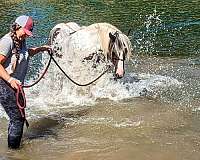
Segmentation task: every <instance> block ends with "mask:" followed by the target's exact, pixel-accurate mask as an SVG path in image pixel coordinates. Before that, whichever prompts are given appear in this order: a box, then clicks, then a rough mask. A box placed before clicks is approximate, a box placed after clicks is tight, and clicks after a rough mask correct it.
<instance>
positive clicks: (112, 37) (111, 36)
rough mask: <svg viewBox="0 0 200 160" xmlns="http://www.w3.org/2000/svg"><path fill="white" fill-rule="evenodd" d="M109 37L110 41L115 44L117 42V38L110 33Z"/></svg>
mask: <svg viewBox="0 0 200 160" xmlns="http://www.w3.org/2000/svg"><path fill="white" fill-rule="evenodd" d="M109 37H110V39H111V40H112V41H113V42H114V41H115V39H116V37H115V36H114V35H113V34H112V33H111V32H110V33H109Z"/></svg>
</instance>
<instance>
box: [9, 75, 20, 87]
mask: <svg viewBox="0 0 200 160" xmlns="http://www.w3.org/2000/svg"><path fill="white" fill-rule="evenodd" d="M8 83H10V85H11V87H12V88H14V89H18V88H19V87H18V86H19V85H21V84H22V83H21V82H20V81H19V80H18V79H15V78H13V77H10V78H9V80H8Z"/></svg>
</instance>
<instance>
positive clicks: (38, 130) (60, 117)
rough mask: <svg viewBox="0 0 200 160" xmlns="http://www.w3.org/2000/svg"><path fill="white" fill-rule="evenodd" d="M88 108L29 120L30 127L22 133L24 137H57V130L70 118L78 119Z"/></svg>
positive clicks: (30, 138)
mask: <svg viewBox="0 0 200 160" xmlns="http://www.w3.org/2000/svg"><path fill="white" fill-rule="evenodd" d="M88 111H89V109H82V110H77V111H71V112H66V113H56V114H53V115H47V116H46V117H42V118H40V119H37V120H34V121H33V122H30V127H29V128H28V129H27V131H26V132H25V133H24V139H25V140H27V139H29V140H32V139H39V138H48V137H53V138H57V131H58V130H59V129H61V128H63V127H64V126H65V124H66V122H67V121H70V119H79V118H80V117H82V116H85V115H86V114H88Z"/></svg>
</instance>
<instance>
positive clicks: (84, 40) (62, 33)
mask: <svg viewBox="0 0 200 160" xmlns="http://www.w3.org/2000/svg"><path fill="white" fill-rule="evenodd" d="M50 44H51V45H53V46H54V47H55V50H64V51H65V53H67V54H70V55H71V56H74V55H76V56H77V55H78V56H77V57H79V58H81V59H84V58H86V57H89V56H91V55H92V54H93V53H99V52H101V53H102V54H103V55H104V56H105V59H106V60H107V61H109V60H110V61H112V63H113V64H114V66H115V72H116V75H118V77H123V75H124V60H125V58H126V57H128V58H129V57H130V56H131V50H132V46H131V42H130V40H129V38H128V37H127V36H126V35H125V34H123V33H122V32H121V31H120V30H119V29H117V28H116V27H115V26H113V25H111V24H109V23H95V24H92V25H89V26H82V27H80V26H79V25H78V24H76V23H75V22H69V23H60V24H57V25H56V26H55V27H54V28H53V29H52V30H51V32H50ZM70 55H68V57H70ZM62 56H65V55H64V54H62Z"/></svg>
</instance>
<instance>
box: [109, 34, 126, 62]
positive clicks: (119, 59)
mask: <svg viewBox="0 0 200 160" xmlns="http://www.w3.org/2000/svg"><path fill="white" fill-rule="evenodd" d="M113 35H115V36H116V38H118V37H119V32H118V31H116V32H115V33H114V34H113ZM116 38H115V41H116ZM115 41H114V42H113V44H112V47H111V53H112V52H113V49H114V46H115ZM123 53H124V52H123ZM115 55H116V54H115ZM116 56H117V58H115V57H114V58H113V57H112V59H114V60H118V61H123V62H124V61H125V56H124V55H123V59H121V58H119V55H116Z"/></svg>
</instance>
